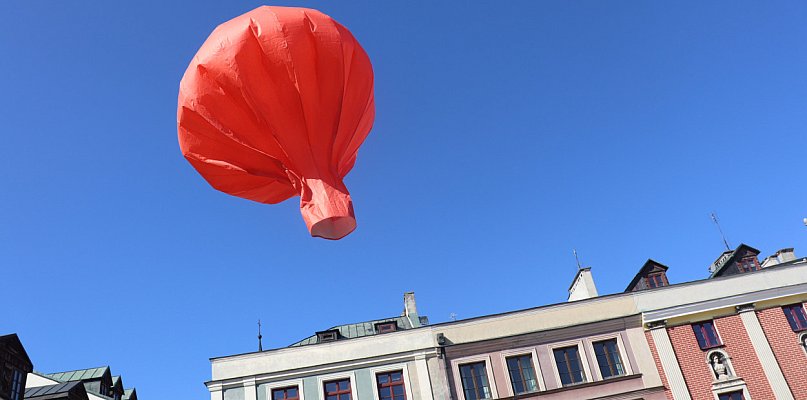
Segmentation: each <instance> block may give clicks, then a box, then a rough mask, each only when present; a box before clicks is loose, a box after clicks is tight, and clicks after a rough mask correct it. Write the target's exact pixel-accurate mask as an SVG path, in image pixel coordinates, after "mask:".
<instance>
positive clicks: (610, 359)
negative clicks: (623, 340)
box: [594, 339, 625, 379]
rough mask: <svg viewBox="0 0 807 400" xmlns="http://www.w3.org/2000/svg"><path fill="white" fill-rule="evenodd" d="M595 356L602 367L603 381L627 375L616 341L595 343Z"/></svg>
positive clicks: (609, 340)
mask: <svg viewBox="0 0 807 400" xmlns="http://www.w3.org/2000/svg"><path fill="white" fill-rule="evenodd" d="M594 354H596V355H597V364H598V365H599V366H600V374H601V375H602V378H603V379H605V378H611V377H614V376H620V375H625V367H624V366H623V365H622V358H621V357H620V356H619V346H617V343H616V339H608V340H603V341H601V342H594Z"/></svg>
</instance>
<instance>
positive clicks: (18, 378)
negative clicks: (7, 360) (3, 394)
mask: <svg viewBox="0 0 807 400" xmlns="http://www.w3.org/2000/svg"><path fill="white" fill-rule="evenodd" d="M24 376H25V375H24V374H23V373H22V371H20V370H18V369H15V370H14V376H12V377H11V400H22V393H23V391H24V389H25V382H23V377H24Z"/></svg>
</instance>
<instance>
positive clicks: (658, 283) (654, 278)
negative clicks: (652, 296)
mask: <svg viewBox="0 0 807 400" xmlns="http://www.w3.org/2000/svg"><path fill="white" fill-rule="evenodd" d="M662 286H664V278H663V277H662V275H661V274H650V275H648V276H647V287H649V288H651V289H654V288H657V287H662Z"/></svg>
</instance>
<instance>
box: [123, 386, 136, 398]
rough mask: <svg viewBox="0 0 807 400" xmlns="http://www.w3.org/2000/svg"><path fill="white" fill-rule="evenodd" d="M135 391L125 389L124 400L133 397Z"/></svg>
mask: <svg viewBox="0 0 807 400" xmlns="http://www.w3.org/2000/svg"><path fill="white" fill-rule="evenodd" d="M134 391H135V389H134V388H131V389H123V400H129V398H130V397H132V393H134Z"/></svg>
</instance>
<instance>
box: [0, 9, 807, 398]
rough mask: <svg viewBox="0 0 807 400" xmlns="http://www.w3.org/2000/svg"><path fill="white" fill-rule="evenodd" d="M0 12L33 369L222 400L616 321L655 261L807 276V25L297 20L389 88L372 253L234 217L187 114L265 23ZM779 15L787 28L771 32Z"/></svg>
mask: <svg viewBox="0 0 807 400" xmlns="http://www.w3.org/2000/svg"><path fill="white" fill-rule="evenodd" d="M170 3H171V5H168V4H167V2H163V1H151V2H138V3H126V4H124V3H120V2H106V1H94V2H90V1H83V2H70V3H68V2H55V1H54V2H43V1H25V2H3V3H2V4H0V83H2V86H0V88H2V92H0V94H1V95H0V132H2V139H3V140H2V145H0V268H2V282H3V285H2V286H3V298H4V299H5V307H4V309H3V312H2V318H0V332H4V333H5V332H17V333H19V334H20V336H21V338H22V341H23V343H24V344H25V346H26V347H27V349H28V351H29V353H30V355H31V357H32V359H33V361H34V364H35V367H36V369H38V370H40V371H45V372H51V371H59V370H68V369H77V368H85V367H94V366H98V365H105V364H109V365H111V366H112V368H113V373H116V374H123V376H124V382H125V383H126V384H127V386H132V385H134V386H136V387H137V388H138V392H139V393H140V395H141V398H143V399H147V400H148V399H151V400H155V399H192V398H193V399H204V398H207V392H206V389H205V388H204V386H203V385H202V382H204V381H205V380H208V379H210V372H209V363H208V358H209V357H213V356H221V355H228V354H234V353H241V352H247V351H252V350H255V348H256V339H255V322H256V320H257V319H258V318H261V319H262V320H263V321H264V326H265V332H264V336H265V338H264V339H265V340H264V346H265V347H279V346H285V345H287V344H289V343H291V342H293V341H295V340H297V339H300V338H302V337H305V336H307V335H309V334H311V333H313V332H314V331H316V330H321V329H325V328H328V327H330V326H332V325H336V324H339V323H349V322H357V321H362V320H368V319H373V318H380V317H387V316H392V315H396V314H398V313H400V311H401V309H402V294H403V292H405V291H410V290H413V291H415V292H416V293H417V300H418V306H419V308H420V311H421V313H422V314H425V315H428V316H429V317H430V318H431V320H432V321H433V322H441V321H446V320H448V319H449V314H450V313H456V314H457V315H458V317H459V318H467V317H473V316H478V315H483V314H488V313H495V312H502V311H508V310H514V309H521V308H527V307H532V306H536V305H542V304H547V303H553V302H560V301H563V300H565V296H566V292H565V291H566V288H567V287H568V284H569V283H570V280H571V279H572V277H573V275H574V272H575V268H576V267H575V262H574V258H573V256H572V248H577V249H578V251H579V253H580V256H581V258H582V261H583V262H584V263H585V264H587V265H590V266H592V267H593V271H594V276H595V279H596V281H597V285H598V287H599V289H600V292H601V293H614V292H619V291H621V290H623V289H624V287H625V285H626V284H627V282H628V281H629V280H630V278H631V277H632V276H633V275H634V274H635V272H636V271H637V270H638V268H639V267H640V266H641V265H642V263H643V262H644V261H645V260H646V259H647V258H649V257H652V258H654V259H656V260H658V261H660V262H663V263H665V264H667V265H669V266H670V267H671V269H670V272H669V275H670V279H671V280H672V281H674V282H681V281H685V280H692V279H700V278H703V277H705V276H706V275H707V270H706V268H707V266H708V265H709V263H711V262H712V261H713V260H714V259H715V258H716V257H717V256H718V255H719V254H720V252H721V251H722V243H721V240H720V238H719V235H718V233H717V231H716V229H715V227H714V225H713V224H712V222H711V221H710V219H709V213H710V212H711V211H713V210H714V211H717V212H718V215H719V217H720V218H721V220H722V223H723V228H724V231H725V232H726V234H727V236H728V238H729V240H730V241H731V243H732V244H733V245H734V246H736V245H738V244H739V243H740V242H745V243H747V244H749V245H751V246H754V247H757V248H759V249H760V250H762V252H763V254H762V256H766V255H768V254H770V253H772V252H773V251H775V250H777V249H779V248H782V247H791V246H793V247H796V252H797V254H798V255H807V227H805V226H804V225H803V224H802V222H801V220H802V218H804V217H807V203H806V202H805V199H807V185H805V166H806V165H805V151H807V135H805V132H806V131H805V128H807V74H806V73H805V71H807V41H805V38H807V24H805V23H804V21H805V20H807V3H805V2H797V1H790V2H750V1H740V2H736V1H731V2H710V3H709V4H703V3H702V2H690V3H688V4H675V6H677V7H673V5H672V4H667V3H662V2H628V1H611V2H603V1H596V2H595V1H589V2H537V1H521V2H515V1H514V2H507V3H505V4H498V2H489V3H481V2H479V3H473V2H471V3H462V4H464V5H465V6H461V5H460V3H455V4H454V5H447V4H442V5H441V4H434V3H433V2H425V1H424V2H398V3H393V2H382V1H364V2H344V1H340V2H315V1H310V2H291V1H290V2H286V3H284V4H283V5H303V6H308V7H313V8H318V9H320V10H322V11H324V12H325V13H327V14H330V15H331V16H333V17H334V18H336V19H337V20H338V21H340V22H341V23H343V24H344V25H346V26H347V27H348V28H349V29H351V30H352V31H353V33H354V34H355V36H356V37H357V38H358V39H359V40H360V42H361V43H362V44H363V46H364V47H365V49H366V50H367V52H368V53H369V54H370V57H371V59H372V61H373V63H374V67H375V74H376V103H377V114H378V117H377V119H376V123H375V127H374V129H373V131H372V132H371V134H370V136H369V138H368V139H367V141H366V142H365V144H364V146H363V147H362V150H361V152H360V153H359V158H358V162H357V163H356V166H355V168H354V170H353V172H351V174H350V175H349V176H348V178H347V185H348V187H349V188H350V190H351V193H352V195H353V199H354V202H355V206H356V214H357V217H358V221H359V227H358V229H357V230H356V231H355V232H354V233H353V234H351V235H350V236H348V237H347V238H345V239H344V240H341V241H338V242H330V241H325V240H320V239H312V238H310V237H309V236H308V233H307V231H306V229H305V225H304V223H303V221H302V219H301V217H300V213H299V210H298V206H299V203H298V201H297V200H296V199H294V200H289V201H287V202H285V203H283V204H280V205H275V206H266V205H260V204H257V203H252V202H248V201H246V200H242V199H238V198H235V197H230V196H228V195H225V194H222V193H219V192H217V191H215V190H213V189H212V188H210V187H208V185H207V184H206V183H205V182H204V181H203V180H202V178H200V177H199V176H198V175H197V174H196V172H195V171H194V170H193V169H192V168H191V167H190V165H189V164H188V163H187V162H186V161H185V160H184V159H183V158H182V156H181V154H180V151H179V148H178V145H177V139H176V98H177V90H178V85H179V80H180V78H181V76H182V74H183V72H184V70H185V67H186V66H187V64H188V62H189V60H190V59H191V57H192V56H193V54H194V53H195V52H196V50H197V49H198V48H199V46H200V45H201V43H202V42H203V41H204V40H205V38H206V37H207V35H208V34H209V33H210V31H212V30H213V28H214V27H215V26H216V25H217V24H219V23H221V22H224V21H226V20H228V19H230V18H232V17H235V16H236V15H239V14H241V13H243V12H246V11H248V10H251V9H252V8H254V7H256V6H258V5H260V4H261V3H259V2H251V1H185V2H182V3H180V2H170ZM774 3H775V4H774Z"/></svg>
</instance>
